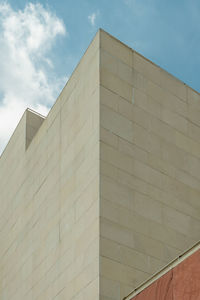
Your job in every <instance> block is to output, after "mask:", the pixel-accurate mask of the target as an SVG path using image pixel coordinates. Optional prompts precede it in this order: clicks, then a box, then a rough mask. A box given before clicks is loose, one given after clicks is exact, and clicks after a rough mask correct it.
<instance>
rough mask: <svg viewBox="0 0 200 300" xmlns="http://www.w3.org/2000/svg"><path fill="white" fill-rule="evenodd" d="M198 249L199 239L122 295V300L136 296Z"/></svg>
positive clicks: (129, 299)
mask: <svg viewBox="0 0 200 300" xmlns="http://www.w3.org/2000/svg"><path fill="white" fill-rule="evenodd" d="M199 249H200V241H199V242H197V243H195V244H194V245H193V246H192V247H191V248H189V249H187V250H186V251H185V252H183V253H182V254H180V255H179V256H178V257H176V258H175V259H174V260H172V261H171V262H170V263H169V264H167V265H166V266H165V267H164V268H163V269H161V270H160V271H158V272H157V273H155V274H154V275H153V276H151V277H150V278H149V279H147V280H146V281H144V282H143V283H142V284H140V285H139V286H138V287H137V288H135V289H134V290H133V291H132V292H131V293H130V294H129V295H128V296H126V297H124V298H123V300H131V299H132V298H133V297H135V296H137V295H138V294H139V293H141V292H142V291H143V290H144V289H146V288H147V287H149V286H150V285H151V284H152V283H154V282H155V281H156V280H157V279H159V278H160V277H161V276H163V275H165V274H166V273H167V272H169V271H170V270H171V269H173V268H174V267H176V266H177V265H179V264H180V263H181V262H182V261H184V260H185V259H186V258H188V257H189V256H190V255H192V254H193V253H195V252H196V251H198V250H199Z"/></svg>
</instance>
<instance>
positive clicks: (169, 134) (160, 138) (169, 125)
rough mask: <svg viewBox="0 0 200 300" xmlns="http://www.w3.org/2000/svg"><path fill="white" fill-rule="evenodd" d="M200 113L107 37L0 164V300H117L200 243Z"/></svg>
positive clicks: (100, 36) (164, 77)
mask: <svg viewBox="0 0 200 300" xmlns="http://www.w3.org/2000/svg"><path fill="white" fill-rule="evenodd" d="M199 111H200V96H199V94H197V93H196V92H195V91H193V90H192V89H191V88H189V87H188V86H186V85H185V84H183V83H182V82H180V81H179V80H177V79H175V78H174V77H172V76H171V75H169V74H168V73H166V72H165V71H164V70H162V69H160V68H159V67H158V66H155V65H154V64H153V63H152V62H150V61H148V60H147V59H145V58H144V57H142V56H141V55H140V54H138V53H136V52H135V51H133V50H132V49H130V48H129V47H127V46H126V45H124V44H122V43H121V42H120V41H118V40H116V39H115V38H113V37H111V36H110V35H109V34H107V33H105V32H104V31H102V30H101V31H99V32H98V33H97V35H96V36H95V38H94V40H93V41H92V43H91V45H90V46H89V48H88V49H87V51H86V53H85V55H84V56H83V58H82V59H81V61H80V63H79V65H78V66H77V68H76V70H75V71H74V73H73V74H72V76H71V78H70V79H69V81H68V83H67V85H66V86H65V88H64V89H63V91H62V92H61V94H60V96H59V98H58V99H57V101H56V103H55V104H54V106H53V107H52V109H51V111H50V113H49V115H48V116H47V118H46V119H45V120H44V119H43V118H41V117H40V116H38V115H37V114H35V113H33V112H31V111H26V112H25V114H24V116H23V118H22V120H21V121H20V123H19V125H18V127H17V129H16V130H15V133H14V135H13V136H12V138H11V140H10V142H9V144H8V146H7V147H6V149H5V151H4V153H3V154H2V156H1V158H0V191H1V196H0V205H1V214H0V258H1V259H0V298H1V299H3V300H10V299H14V300H19V299H20V300H22V299H26V300H29V299H37V300H39V299H45V300H46V299H56V300H58V299H73V300H79V299H80V300H86V299H87V300H90V299H91V300H94V299H101V300H119V299H122V298H123V297H124V296H126V295H127V294H129V292H131V291H132V290H133V289H134V288H135V287H136V286H137V285H138V284H140V283H141V282H142V281H144V280H145V279H146V278H148V277H149V276H150V275H152V274H153V273H155V272H156V271H157V270H159V269H160V268H161V267H163V266H164V265H165V264H167V263H168V262H169V261H170V260H171V259H173V258H174V257H176V256H177V255H178V254H179V253H180V252H182V251H183V250H185V249H186V248H187V247H188V246H191V245H192V244H193V243H194V242H195V241H197V240H199V238H200V202H199V197H200V117H199V116H200V114H199V113H198V112H199ZM31 120H32V121H31ZM33 124H34V125H33Z"/></svg>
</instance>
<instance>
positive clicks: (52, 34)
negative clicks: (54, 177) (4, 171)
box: [0, 0, 200, 151]
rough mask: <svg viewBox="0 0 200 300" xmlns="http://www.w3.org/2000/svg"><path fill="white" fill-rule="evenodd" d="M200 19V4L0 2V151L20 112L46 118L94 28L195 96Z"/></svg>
mask: <svg viewBox="0 0 200 300" xmlns="http://www.w3.org/2000/svg"><path fill="white" fill-rule="evenodd" d="M199 16H200V1H199V0H190V1H189V0H175V1H174V0H167V1H160V0H113V1H109V0H99V1H97V0H74V1H66V0H65V1H64V0H62V1H61V0H56V1H50V0H47V1H43V0H41V1H25V0H7V1H6V2H5V1H1V0H0V56H1V61H2V62H0V151H1V149H3V148H4V146H5V144H6V143H7V140H8V138H9V137H10V134H11V133H12V131H13V129H14V128H15V126H16V124H17V122H18V121H19V118H20V117H21V115H22V112H23V111H24V109H25V107H26V106H29V107H31V108H33V109H36V110H39V111H40V112H41V113H43V114H46V113H47V112H48V109H49V108H50V107H51V105H52V104H53V102H54V101H55V100H56V97H57V95H58V94H59V91H60V90H61V89H62V87H63V86H64V83H65V82H66V80H67V78H69V77H70V74H71V73H72V71H73V69H74V68H75V66H76V65H77V63H78V61H79V60H80V58H81V56H82V55H83V53H84V51H85V50H86V48H87V47H88V44H89V43H90V42H91V40H92V38H93V36H94V35H95V33H96V31H97V30H98V28H99V27H101V28H103V29H104V30H106V31H108V32H109V33H110V34H112V35H114V36H116V37H117V38H118V39H120V40H121V41H122V42H124V43H126V44H128V45H129V46H130V47H132V48H133V49H135V50H136V51H138V52H140V53H141V54H143V55H144V56H145V57H147V58H149V59H150V60H152V61H153V62H155V63H156V64H158V65H160V66H161V67H162V68H164V69H166V70H167V71H168V72H170V73H172V74H173V75H175V76H176V77H178V78H179V79H181V80H182V81H184V82H185V83H187V84H188V85H190V86H191V87H193V88H194V89H196V90H197V91H200V83H199V69H200V51H199V48H200V22H199V19H200V18H199ZM34 28H35V29H36V31H37V32H35V31H34ZM38 33H39V34H38ZM5 62H9V63H8V64H7V63H5ZM24 78H25V80H24ZM8 82H9V85H8ZM11 86H12V87H13V90H12V88H11ZM10 89H11V90H10ZM11 111H12V113H11Z"/></svg>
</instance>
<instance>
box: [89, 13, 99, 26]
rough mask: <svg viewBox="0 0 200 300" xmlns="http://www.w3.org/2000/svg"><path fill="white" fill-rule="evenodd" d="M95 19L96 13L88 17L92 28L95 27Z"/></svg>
mask: <svg viewBox="0 0 200 300" xmlns="http://www.w3.org/2000/svg"><path fill="white" fill-rule="evenodd" d="M96 18H97V13H92V14H91V15H89V16H88V20H89V22H90V24H91V25H92V26H95V21H96Z"/></svg>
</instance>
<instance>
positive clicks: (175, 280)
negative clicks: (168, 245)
mask: <svg viewBox="0 0 200 300" xmlns="http://www.w3.org/2000/svg"><path fill="white" fill-rule="evenodd" d="M133 300H200V250H198V251H197V252H195V253H194V254H192V255H191V256H190V257H188V258H187V259H185V260H184V261H183V262H181V263H180V264H179V265H177V266H176V267H174V268H173V269H172V270H170V271H169V272H168V273H166V274H165V275H163V276H162V277H161V278H159V279H158V280H156V281H155V282H154V283H152V284H151V285H150V286H149V287H147V288H146V289H145V290H143V291H142V292H141V293H140V294H138V295H137V296H135V297H134V298H133Z"/></svg>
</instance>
